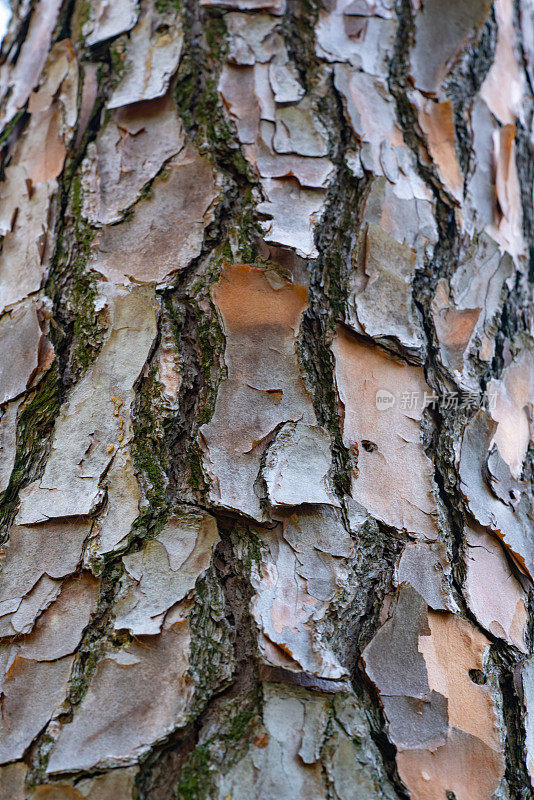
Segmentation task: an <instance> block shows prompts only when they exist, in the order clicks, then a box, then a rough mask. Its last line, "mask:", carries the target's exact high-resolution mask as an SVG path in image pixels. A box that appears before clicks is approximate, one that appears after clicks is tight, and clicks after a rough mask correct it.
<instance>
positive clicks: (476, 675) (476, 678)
mask: <svg viewBox="0 0 534 800" xmlns="http://www.w3.org/2000/svg"><path fill="white" fill-rule="evenodd" d="M469 677H470V678H471V680H472V681H473V683H477V684H478V685H479V686H482V684H483V683H486V676H485V675H484V673H483V672H482V670H481V669H470V670H469Z"/></svg>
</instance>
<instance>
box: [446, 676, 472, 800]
mask: <svg viewBox="0 0 534 800" xmlns="http://www.w3.org/2000/svg"><path fill="white" fill-rule="evenodd" d="M471 671H472V672H474V671H475V670H471ZM445 797H446V798H447V800H456V795H455V794H454V792H445Z"/></svg>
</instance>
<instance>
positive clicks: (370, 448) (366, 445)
mask: <svg viewBox="0 0 534 800" xmlns="http://www.w3.org/2000/svg"><path fill="white" fill-rule="evenodd" d="M362 447H363V449H364V450H367V452H368V453H374V452H375V451H376V450H378V445H376V444H375V443H374V442H370V441H369V440H368V439H362Z"/></svg>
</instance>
